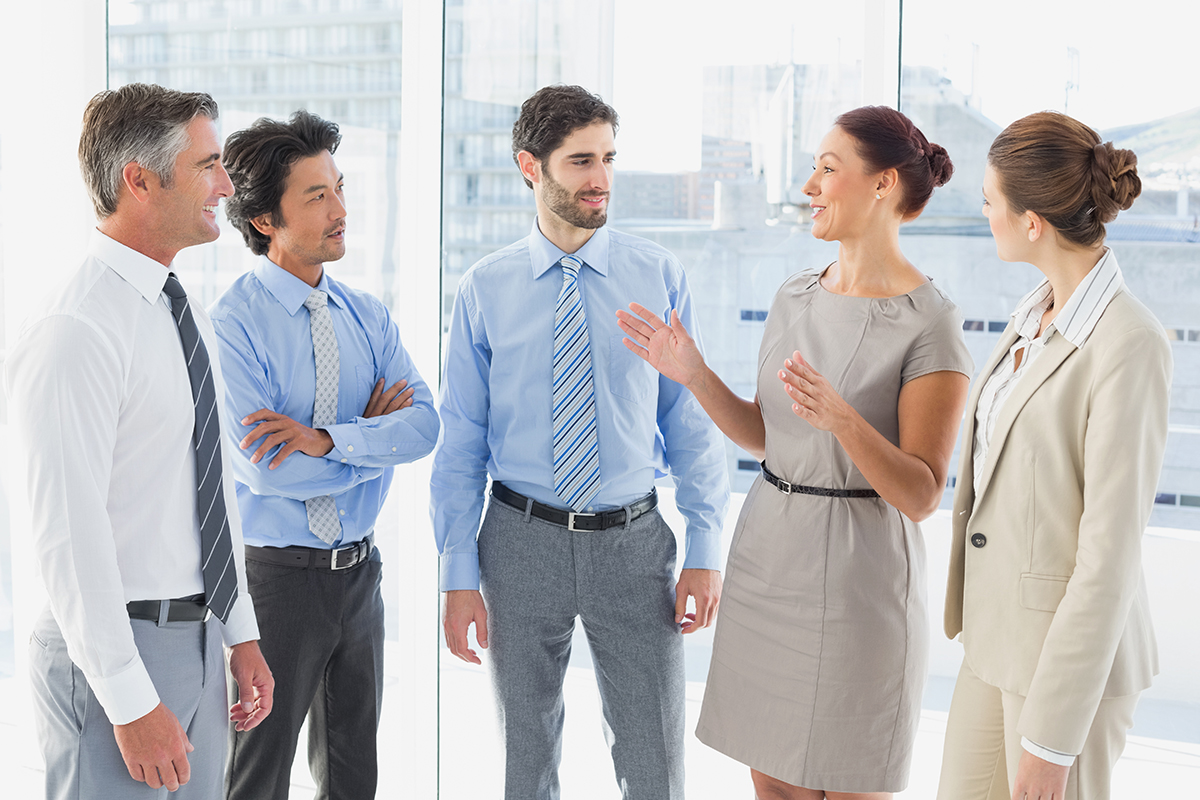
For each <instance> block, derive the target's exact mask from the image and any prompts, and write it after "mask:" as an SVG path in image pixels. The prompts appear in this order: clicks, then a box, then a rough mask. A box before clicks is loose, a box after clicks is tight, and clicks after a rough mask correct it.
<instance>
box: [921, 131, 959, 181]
mask: <svg viewBox="0 0 1200 800" xmlns="http://www.w3.org/2000/svg"><path fill="white" fill-rule="evenodd" d="M925 157H926V158H928V159H929V171H930V172H931V173H932V174H933V185H934V186H945V185H946V183H947V182H948V181H949V180H950V176H952V175H953V174H954V163H953V162H952V161H951V160H950V154H949V153H947V152H946V148H944V147H942V146H941V145H940V144H934V143H933V142H930V143H929V151H928V152H927V153H926V154H925Z"/></svg>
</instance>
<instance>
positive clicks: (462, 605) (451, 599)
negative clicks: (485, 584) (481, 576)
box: [442, 589, 488, 664]
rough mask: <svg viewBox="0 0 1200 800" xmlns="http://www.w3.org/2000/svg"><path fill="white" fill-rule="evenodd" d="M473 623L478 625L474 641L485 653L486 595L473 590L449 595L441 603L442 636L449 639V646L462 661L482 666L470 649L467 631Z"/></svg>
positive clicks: (486, 640)
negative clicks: (484, 596) (484, 600)
mask: <svg viewBox="0 0 1200 800" xmlns="http://www.w3.org/2000/svg"><path fill="white" fill-rule="evenodd" d="M472 622H474V623H475V639H476V640H477V641H478V642H479V646H480V647H482V648H484V649H485V650H486V649H487V646H488V630H487V607H486V606H484V604H483V595H482V594H480V593H479V592H478V591H476V590H473V589H461V590H457V591H452V592H446V593H445V600H444V602H443V603H442V632H443V633H445V635H446V646H447V647H449V648H450V652H451V653H454V655H456V656H458V657H459V658H461V659H462V660H463V661H466V662H468V663H470V664H482V663H483V662H482V661H480V660H479V656H477V655H475V651H474V650H472V649H471V648H470V647H468V646H467V628H469V627H471V623H472Z"/></svg>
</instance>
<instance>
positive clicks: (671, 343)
mask: <svg viewBox="0 0 1200 800" xmlns="http://www.w3.org/2000/svg"><path fill="white" fill-rule="evenodd" d="M629 308H630V309H631V310H632V311H633V314H630V313H629V312H628V311H624V310H621V311H618V312H617V324H618V325H620V326H621V330H622V331H624V332H625V337H626V338H625V340H624V341H625V346H626V347H628V348H629V349H630V350H631V351H632V352H634V353H636V354H637V355H639V356H641V358H642V359H643V360H645V361H646V363H648V364H649V365H650V366H652V367H654V368H655V369H656V370H658V371H659V372H660V373H662V374H663V375H664V376H666V377H668V378H670V379H671V380H673V381H675V382H676V383H679V384H682V385H684V386H687V385H689V384H690V383H691V382H692V381H693V380H694V379H695V378H696V377H697V376H698V375H699V374H700V373H701V372H702V370H703V369H704V356H702V355H701V354H700V348H699V347H697V346H696V340H695V339H693V338H692V337H691V336H689V335H688V332H687V329H686V328H684V327H683V323H682V322H680V321H679V314H677V313H676V312H675V310H674V309H672V310H671V323H670V324H669V325H668V324H667V323H665V322H663V321H662V320H661V319H659V318H658V316H657V315H656V314H654V313H653V312H652V311H650V310H649V309H648V308H646V307H645V306H643V305H640V304H639V303H630V304H629ZM635 314H636V316H634V315H635Z"/></svg>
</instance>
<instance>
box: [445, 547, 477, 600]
mask: <svg viewBox="0 0 1200 800" xmlns="http://www.w3.org/2000/svg"><path fill="white" fill-rule="evenodd" d="M438 568H439V576H438V588H439V589H440V590H441V591H443V592H453V591H457V590H460V589H467V590H474V591H478V590H479V552H478V551H474V552H470V553H442V555H441V556H440V557H439V558H438Z"/></svg>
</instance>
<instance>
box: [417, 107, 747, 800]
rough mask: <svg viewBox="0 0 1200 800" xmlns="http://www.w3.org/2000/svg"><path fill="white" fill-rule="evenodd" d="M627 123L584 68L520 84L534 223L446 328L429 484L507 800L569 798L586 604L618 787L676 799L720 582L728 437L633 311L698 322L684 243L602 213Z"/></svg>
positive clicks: (464, 289) (471, 288)
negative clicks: (569, 678) (594, 89)
mask: <svg viewBox="0 0 1200 800" xmlns="http://www.w3.org/2000/svg"><path fill="white" fill-rule="evenodd" d="M616 130H617V114H616V112H615V111H614V110H613V109H612V108H611V107H610V106H608V105H607V104H605V103H604V102H603V101H602V100H601V99H600V98H599V97H596V96H595V95H593V94H591V93H589V92H588V91H586V90H585V89H582V88H580V87H578V86H550V87H546V88H544V89H541V90H540V91H538V92H537V93H536V94H534V95H533V96H532V97H530V98H529V99H528V100H526V101H525V103H524V104H523V105H522V107H521V113H520V116H519V118H518V119H517V122H516V124H515V125H514V126H513V158H514V160H515V161H516V162H517V166H518V167H519V168H520V170H521V175H522V176H523V177H524V179H525V183H526V184H527V185H528V186H530V188H532V189H533V196H534V200H535V202H536V205H537V220H536V222H535V223H534V226H533V230H532V231H530V234H529V236H527V237H526V238H524V239H522V240H521V241H519V242H517V243H516V244H513V245H511V246H509V247H506V248H504V249H503V250H500V251H498V252H496V253H493V254H492V255H490V256H488V257H486V258H484V259H483V260H482V261H480V262H478V263H477V264H475V265H474V266H473V267H472V268H471V269H470V270H469V271H468V272H467V273H466V275H464V276H463V278H462V281H461V283H460V284H459V287H458V294H457V297H456V298H455V302H454V313H453V319H452V322H451V325H450V333H449V339H448V343H447V347H446V365H445V376H444V379H443V382H442V394H441V399H440V404H439V412H440V413H441V416H442V421H443V425H444V426H445V434H444V438H443V441H442V442H441V444H440V445H439V447H438V450H437V452H436V453H435V456H434V465H433V478H432V483H431V495H430V510H431V514H432V517H433V523H434V534H435V536H436V538H437V543H438V546H439V548H440V550H441V581H440V583H441V589H442V591H443V592H445V600H444V608H443V630H444V633H445V636H446V642H447V644H448V646H449V647H450V650H451V651H452V652H453V653H454V654H455V655H456V656H458V657H459V658H461V659H463V660H464V661H468V662H471V663H475V664H479V663H481V662H480V659H479V656H478V655H477V654H476V653H475V651H474V650H472V649H470V647H469V646H468V642H467V629H468V627H469V626H470V625H471V624H474V625H475V634H476V639H477V641H478V643H479V646H480V647H481V648H488V650H489V652H490V653H491V664H492V673H493V679H494V681H493V683H494V688H495V695H496V700H497V703H498V704H499V708H500V715H501V720H502V728H503V731H504V737H505V747H506V762H507V763H506V775H505V796H506V797H507V798H509V799H510V800H517V799H518V798H519V799H520V800H529V798H537V800H544V799H546V798H557V797H558V795H559V789H558V761H559V754H560V752H561V735H562V724H563V701H562V685H563V678H564V675H565V671H566V666H567V661H568V657H569V655H570V648H571V632H572V630H573V629H574V625H575V618H576V617H579V618H580V620H581V621H582V623H583V626H584V630H585V632H586V634H587V636H588V641H589V643H590V645H591V650H592V656H593V660H594V662H595V664H596V676H597V680H598V683H599V687H600V694H601V698H602V700H603V708H604V720H605V735H606V737H607V739H608V741H609V744H610V747H611V751H612V758H613V763H614V767H615V770H616V778H617V782H618V783H619V784H620V785H621V787H622V795H623V797H625V798H646V799H647V800H650V799H652V800H664V799H665V798H681V797H682V796H683V720H684V675H683V645H682V639H681V637H680V633H681V632H682V633H690V632H693V631H696V630H699V629H700V628H703V627H707V626H708V625H709V624H711V623H712V621H713V618H714V616H715V614H716V610H717V604H718V601H719V598H720V592H721V584H720V573H719V572H718V571H717V570H718V567H719V563H720V554H719V552H718V551H719V545H720V532H721V526H722V522H723V519H724V515H725V510H726V507H727V505H728V499H729V489H728V483H727V479H726V475H725V466H724V463H725V458H724V447H723V445H722V442H721V439H720V436H719V434H718V433H717V430H716V428H715V427H713V425H712V423H711V422H709V420H708V418H707V416H706V415H705V414H704V412H703V411H702V410H701V409H700V407H699V405H698V403H697V402H696V400H695V398H693V397H692V395H691V394H690V393H689V392H688V391H687V390H685V389H684V388H683V387H681V386H680V385H678V384H676V383H674V382H672V381H669V380H666V379H665V378H660V377H659V376H658V374H657V373H655V372H654V371H653V370H651V369H650V367H649V365H647V364H646V363H645V362H643V361H642V360H641V359H640V358H638V357H637V356H636V355H634V354H633V353H632V352H630V351H629V350H628V349H627V348H626V347H625V345H624V344H623V342H622V338H623V336H622V333H621V331H620V329H619V328H618V327H617V320H616V316H615V312H616V311H617V309H619V308H625V306H626V305H627V304H628V303H629V302H630V301H631V300H638V302H641V303H643V304H645V305H647V306H648V307H650V308H654V309H656V310H659V311H661V312H662V313H663V314H664V315H668V314H669V313H670V311H671V310H674V311H676V312H678V314H679V317H680V319H681V320H683V321H684V324H685V325H686V326H687V328H688V330H695V327H694V326H695V325H696V320H695V313H694V307H693V304H692V299H691V294H690V292H689V290H688V285H687V280H686V278H685V277H684V273H683V269H682V267H681V266H680V264H679V261H678V260H677V259H676V258H675V257H674V256H673V255H672V254H671V253H669V252H667V251H666V250H664V249H663V248H661V247H659V246H658V245H656V244H654V243H652V242H649V241H646V240H645V239H640V238H638V237H635V236H629V235H627V234H623V233H618V232H616V231H612V230H609V229H608V228H605V227H604V223H605V221H606V219H607V210H608V199H609V190H610V188H611V186H612V178H613V160H614V157H615V156H616V145H615V143H614V137H615V135H616ZM668 473H670V474H672V475H673V476H674V480H675V485H676V487H677V491H676V503H677V505H678V507H679V509H680V511H681V512H682V513H683V515H684V517H685V518H686V519H687V551H686V556H685V558H684V563H683V570H682V572H681V573H680V576H679V579H678V582H677V583H676V581H675V575H674V570H675V536H674V534H673V533H672V531H671V529H670V528H669V527H668V526H667V525H666V523H665V522H664V521H663V520H662V518H661V517H660V516H659V514H658V512H657V511H656V510H655V507H656V505H657V495H656V494H655V491H654V479H655V477H656V474H658V475H664V474H668ZM489 477H490V478H491V500H490V502H489V504H488V509H487V514H486V516H484V517H483V522H482V525H481V524H480V516H481V514H482V511H483V505H484V492H485V489H486V488H487V482H488V478H489ZM689 597H692V598H693V599H694V603H695V612H694V613H692V614H689V613H687V605H688V598H689Z"/></svg>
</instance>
